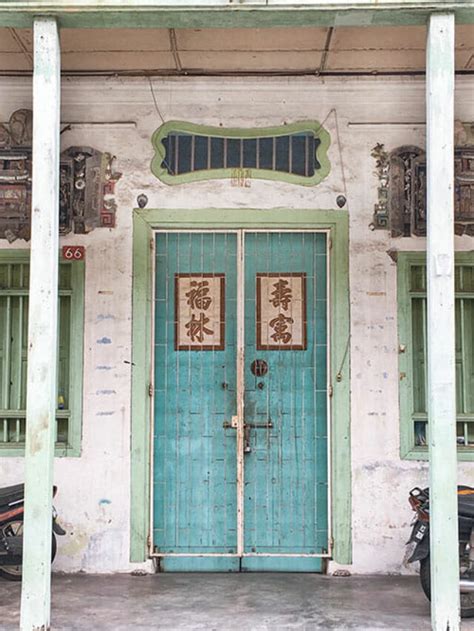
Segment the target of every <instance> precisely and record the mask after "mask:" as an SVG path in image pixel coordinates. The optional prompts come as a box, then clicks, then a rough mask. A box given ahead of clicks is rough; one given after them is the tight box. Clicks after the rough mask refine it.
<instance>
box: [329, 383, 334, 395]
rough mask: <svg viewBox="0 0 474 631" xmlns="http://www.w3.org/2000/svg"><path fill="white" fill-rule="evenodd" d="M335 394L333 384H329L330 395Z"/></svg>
mask: <svg viewBox="0 0 474 631" xmlns="http://www.w3.org/2000/svg"><path fill="white" fill-rule="evenodd" d="M333 394H334V389H333V387H332V384H331V385H329V387H328V395H329V396H330V397H332V395H333Z"/></svg>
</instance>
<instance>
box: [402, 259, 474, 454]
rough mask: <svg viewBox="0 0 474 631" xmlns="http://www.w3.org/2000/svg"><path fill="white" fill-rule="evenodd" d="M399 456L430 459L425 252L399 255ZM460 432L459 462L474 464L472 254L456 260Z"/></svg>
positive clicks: (457, 386)
mask: <svg viewBox="0 0 474 631" xmlns="http://www.w3.org/2000/svg"><path fill="white" fill-rule="evenodd" d="M397 266H398V335H399V371H400V375H399V376H400V453H401V457H402V458H406V459H412V460H425V459H427V458H428V446H427V445H428V420H427V406H426V382H427V374H426V371H427V368H426V336H427V334H426V311H427V304H426V253H425V252H399V253H398V261H397ZM455 325H456V408H457V416H456V421H457V423H456V427H457V433H456V435H457V441H458V458H459V460H474V252H458V253H456V257H455Z"/></svg>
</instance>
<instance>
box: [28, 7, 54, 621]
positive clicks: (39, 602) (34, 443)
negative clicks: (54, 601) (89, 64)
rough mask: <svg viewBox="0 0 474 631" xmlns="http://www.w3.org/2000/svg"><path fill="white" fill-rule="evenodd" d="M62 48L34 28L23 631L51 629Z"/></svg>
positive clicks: (37, 24) (50, 34)
mask: <svg viewBox="0 0 474 631" xmlns="http://www.w3.org/2000/svg"><path fill="white" fill-rule="evenodd" d="M59 104H60V47H59V31H58V26H57V23H56V20H55V19H54V18H46V17H44V18H43V17H39V18H36V19H35V21H34V72H33V179H32V183H33V192H32V220H31V260H30V297H29V315H28V318H29V326H28V374H27V400H26V450H25V523H24V541H23V584H22V592H21V623H20V626H21V629H22V630H23V631H33V630H35V631H39V630H44V631H46V630H47V629H49V622H50V601H51V538H52V517H51V515H52V484H53V458H54V436H55V423H56V420H55V417H56V365H57V362H56V353H57V351H56V349H57V321H58V313H57V311H58V246H59V237H58V208H59V152H60V149H59Z"/></svg>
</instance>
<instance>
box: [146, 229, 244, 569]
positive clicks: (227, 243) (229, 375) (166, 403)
mask: <svg viewBox="0 0 474 631" xmlns="http://www.w3.org/2000/svg"><path fill="white" fill-rule="evenodd" d="M236 261H237V237H236V234H233V233H191V232H182V233H179V232H171V233H170V232H167V233H164V232H163V233H157V235H156V261H155V263H156V274H155V278H156V286H155V365H154V372H155V374H154V388H155V398H154V404H155V410H154V419H155V421H154V462H153V494H154V497H153V507H154V509H153V513H154V514H153V545H154V547H155V551H156V552H160V553H164V554H171V555H180V556H166V557H164V558H163V559H162V567H163V568H164V569H165V570H167V571H173V570H175V571H180V570H182V571H192V570H196V571H203V570H209V571H218V570H222V571H232V570H235V571H238V569H239V560H238V559H237V558H236V557H231V556H224V557H223V556H193V555H199V554H204V555H223V554H224V555H225V554H236V552H237V524H236V515H237V506H236V498H237V493H236V478H237V471H236V434H235V431H228V430H225V429H224V423H225V422H228V421H230V419H231V417H232V416H233V415H235V414H236V330H237V327H236V314H237V305H236V300H237V287H236ZM181 555H184V556H181ZM188 555H189V556H188Z"/></svg>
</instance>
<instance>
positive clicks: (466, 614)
mask: <svg viewBox="0 0 474 631" xmlns="http://www.w3.org/2000/svg"><path fill="white" fill-rule="evenodd" d="M420 581H421V587H422V588H423V591H424V592H425V596H426V597H427V598H428V600H431V571H430V556H429V555H428V556H427V557H426V558H425V559H422V560H421V561H420ZM460 597H461V618H473V617H474V592H471V593H466V594H460Z"/></svg>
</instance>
